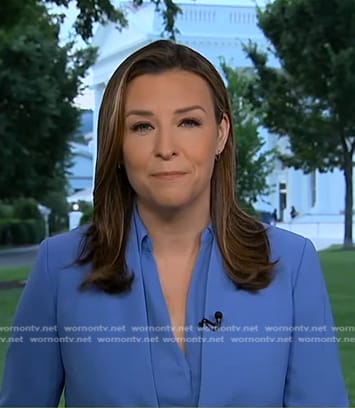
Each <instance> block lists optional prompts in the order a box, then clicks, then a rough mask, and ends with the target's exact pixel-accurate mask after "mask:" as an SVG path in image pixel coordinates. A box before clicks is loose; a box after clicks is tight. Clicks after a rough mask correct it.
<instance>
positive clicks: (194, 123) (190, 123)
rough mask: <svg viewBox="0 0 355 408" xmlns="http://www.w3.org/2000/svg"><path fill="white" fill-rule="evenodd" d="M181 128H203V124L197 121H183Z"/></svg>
mask: <svg viewBox="0 0 355 408" xmlns="http://www.w3.org/2000/svg"><path fill="white" fill-rule="evenodd" d="M180 126H183V127H198V126H201V123H200V122H199V121H198V120H196V119H184V120H182V121H181V124H180Z"/></svg>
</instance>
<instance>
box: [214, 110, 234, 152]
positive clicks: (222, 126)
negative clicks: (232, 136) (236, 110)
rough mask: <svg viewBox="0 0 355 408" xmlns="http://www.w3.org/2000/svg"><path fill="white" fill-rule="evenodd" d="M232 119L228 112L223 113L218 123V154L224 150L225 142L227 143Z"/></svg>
mask: <svg viewBox="0 0 355 408" xmlns="http://www.w3.org/2000/svg"><path fill="white" fill-rule="evenodd" d="M230 126H231V124H230V121H229V118H228V115H227V114H225V113H224V114H223V117H222V120H221V121H220V123H219V124H218V139H217V150H216V154H219V153H221V152H222V151H223V149H224V146H225V144H226V143H227V140H228V136H229V133H230Z"/></svg>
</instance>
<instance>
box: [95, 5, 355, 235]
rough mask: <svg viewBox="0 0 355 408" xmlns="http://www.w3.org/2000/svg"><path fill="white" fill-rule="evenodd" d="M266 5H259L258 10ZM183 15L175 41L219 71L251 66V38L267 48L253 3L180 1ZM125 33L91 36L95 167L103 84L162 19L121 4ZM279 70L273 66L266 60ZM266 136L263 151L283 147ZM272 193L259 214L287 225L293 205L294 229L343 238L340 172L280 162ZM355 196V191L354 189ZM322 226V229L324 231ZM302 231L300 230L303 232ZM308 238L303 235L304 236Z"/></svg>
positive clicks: (149, 8)
mask: <svg viewBox="0 0 355 408" xmlns="http://www.w3.org/2000/svg"><path fill="white" fill-rule="evenodd" d="M266 2H267V0H260V1H257V3H258V5H259V6H263V5H265V4H266ZM176 3H177V4H178V5H179V6H180V8H181V9H182V11H183V14H182V15H179V17H178V18H177V21H176V26H177V28H178V29H179V31H180V35H179V37H178V38H177V40H178V42H180V43H183V44H186V45H188V46H190V47H191V48H193V49H195V50H197V51H199V52H200V53H202V54H203V55H204V56H206V57H207V58H208V59H209V60H210V61H211V62H212V63H213V64H214V65H215V66H216V68H217V69H219V57H221V56H223V57H224V58H225V60H226V62H227V63H228V64H229V65H231V66H235V67H246V66H250V62H249V60H247V58H246V57H245V54H244V52H243V50H242V44H243V43H246V42H247V41H248V40H249V39H251V40H252V41H254V42H257V43H258V45H259V46H261V47H265V45H266V40H265V37H264V36H263V34H262V32H261V31H260V30H259V28H258V27H257V24H256V22H257V18H256V8H255V4H256V1H255V0H195V1H194V0H178V1H176ZM124 4H125V7H126V12H127V19H128V28H126V29H124V30H122V31H121V32H120V31H118V30H117V29H116V28H115V27H114V25H106V26H101V27H99V29H98V30H97V32H96V35H95V37H94V40H93V42H94V45H96V46H97V47H98V49H99V57H98V60H97V63H96V65H95V66H94V67H93V89H94V93H95V108H94V139H93V140H94V149H93V152H94V162H95V154H96V153H95V152H96V133H95V132H96V128H97V116H98V110H99V106H100V103H101V98H102V95H103V91H104V89H105V85H106V83H107V82H108V80H109V78H110V76H111V75H112V73H113V72H114V70H115V69H116V68H117V66H118V65H119V64H120V63H121V62H122V61H123V60H124V59H125V58H126V57H127V56H128V55H130V54H131V53H132V52H134V51H135V50H137V49H139V48H141V47H142V46H144V45H146V44H148V43H149V42H151V41H154V40H157V39H159V38H161V33H162V20H161V17H160V15H159V13H157V12H156V11H155V6H154V5H153V4H152V3H151V2H150V1H147V2H145V3H144V5H143V6H142V7H141V8H138V9H137V8H133V7H131V6H130V2H125V3H124ZM270 63H271V64H273V65H274V66H277V61H276V60H272V59H270ZM265 137H266V141H267V143H266V148H270V147H272V146H275V144H277V145H278V147H279V149H280V148H281V149H282V148H284V147H285V146H286V142H285V141H284V140H281V141H280V140H279V139H278V138H276V137H275V136H272V135H268V134H267V133H265ZM269 183H270V185H272V186H273V189H274V192H273V193H272V194H271V195H270V196H269V197H265V198H263V199H262V200H260V201H259V203H258V207H259V209H261V210H267V211H273V209H274V208H276V209H277V212H278V214H279V215H281V216H282V218H283V220H284V221H286V222H289V221H290V215H289V214H290V209H291V206H294V207H295V208H296V210H297V212H298V213H299V216H298V217H297V218H295V219H294V220H293V221H292V225H293V228H294V229H295V228H296V226H295V224H309V223H310V225H311V226H309V228H311V229H312V228H313V232H312V234H316V233H317V234H320V233H321V232H320V225H322V226H323V227H324V228H325V231H326V236H328V235H329V234H330V235H332V236H333V235H334V237H337V238H341V237H342V236H343V213H344V202H345V200H344V195H345V187H344V177H343V175H342V173H341V172H339V171H334V172H333V173H327V174H320V173H318V172H315V173H313V174H311V175H305V174H303V172H302V171H296V170H293V169H285V168H282V166H281V164H280V163H278V164H276V166H275V171H274V173H273V174H272V175H271V176H270V179H269ZM354 191H355V186H354ZM323 227H322V228H323ZM301 232H302V231H301ZM306 235H307V234H306Z"/></svg>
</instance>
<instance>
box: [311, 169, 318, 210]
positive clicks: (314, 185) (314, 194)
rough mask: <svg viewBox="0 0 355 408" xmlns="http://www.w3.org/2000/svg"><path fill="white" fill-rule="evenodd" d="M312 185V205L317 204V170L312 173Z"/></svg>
mask: <svg viewBox="0 0 355 408" xmlns="http://www.w3.org/2000/svg"><path fill="white" fill-rule="evenodd" d="M310 186H311V207H314V206H315V205H316V200H317V175H316V172H315V171H312V173H311V174H310Z"/></svg>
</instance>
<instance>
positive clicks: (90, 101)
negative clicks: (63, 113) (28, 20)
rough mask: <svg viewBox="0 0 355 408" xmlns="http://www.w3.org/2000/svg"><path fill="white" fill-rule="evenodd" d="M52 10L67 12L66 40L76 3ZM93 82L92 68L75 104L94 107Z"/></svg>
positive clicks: (63, 29) (63, 30)
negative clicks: (91, 86) (84, 87)
mask: <svg viewBox="0 0 355 408" xmlns="http://www.w3.org/2000/svg"><path fill="white" fill-rule="evenodd" d="M0 1H1V0H0ZM51 10H53V12H55V13H63V14H65V16H66V18H65V21H64V23H63V24H62V26H61V30H60V36H59V37H60V40H61V41H63V42H66V41H67V40H68V39H69V38H70V36H71V35H72V34H73V29H72V27H73V23H74V21H75V17H76V15H77V9H76V7H75V5H74V3H70V5H69V7H68V8H66V7H58V6H52V7H51ZM84 46H85V43H84V42H83V41H81V40H78V47H84ZM91 83H92V72H91V70H89V71H88V75H87V77H86V78H85V79H84V85H85V86H86V89H85V91H84V92H83V93H82V94H81V95H78V96H77V97H76V98H75V104H76V105H78V106H79V107H80V108H82V109H94V92H93V90H92V89H90V85H91Z"/></svg>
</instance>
